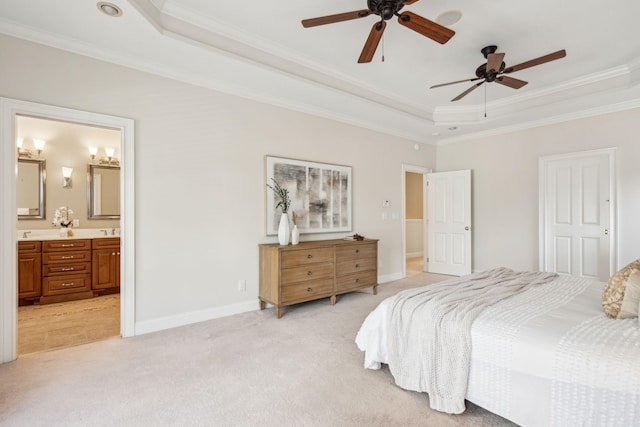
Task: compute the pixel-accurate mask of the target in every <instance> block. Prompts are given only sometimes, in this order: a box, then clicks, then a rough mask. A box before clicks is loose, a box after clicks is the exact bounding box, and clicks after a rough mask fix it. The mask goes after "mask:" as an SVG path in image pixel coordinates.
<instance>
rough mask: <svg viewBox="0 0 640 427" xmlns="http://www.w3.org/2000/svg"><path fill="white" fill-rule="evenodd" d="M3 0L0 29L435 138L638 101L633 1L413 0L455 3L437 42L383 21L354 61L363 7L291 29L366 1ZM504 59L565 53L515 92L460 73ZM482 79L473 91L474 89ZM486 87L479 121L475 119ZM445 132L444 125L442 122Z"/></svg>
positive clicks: (423, 10) (528, 73)
mask: <svg viewBox="0 0 640 427" xmlns="http://www.w3.org/2000/svg"><path fill="white" fill-rule="evenodd" d="M113 3H115V4H117V5H118V6H119V7H120V8H121V9H122V11H123V15H122V16H121V17H118V18H113V17H108V16H106V15H104V14H102V13H101V12H99V10H98V8H97V7H96V2H95V1H90V0H56V1H51V0H28V1H25V0H3V1H2V2H0V33H4V34H8V35H12V36H15V37H20V38H24V39H27V40H32V41H35V42H38V43H43V44H47V45H50V46H54V47H57V48H61V49H65V50H69V51H72V52H76V53H80V54H84V55H88V56H92V57H95V58H99V59H102V60H106V61H110V62H114V63H118V64H122V65H126V66H129V67H133V68H136V69H140V70H144V71H147V72H152V73H155V74H160V75H163V76H166V77H170V78H174V79H178V80H181V81H185V82H189V83H193V84H197V85H201V86H204V87H209V88H213V89H216V90H221V91H224V92H228V93H232V94H236V95H239V96H243V97H247V98H251V99H256V100H259V101H263V102H268V103H271V104H274V105H279V106H283V107H286V108H292V109H296V110H299V111H303V112H307V113H310V114H316V115H319V116H322V117H328V118H332V119H336V120H340V121H343V122H346V123H351V124H355V125H358V126H363V127H366V128H370V129H374V130H378V131H381V132H385V133H389V134H392V135H397V136H400V137H405V138H408V139H411V140H414V141H418V142H423V143H433V144H436V143H446V142H452V141H456V140H462V139H466V138H471V137H478V136H483V135H485V136H489V135H492V134H496V133H501V132H505V131H509V130H516V129H522V128H527V127H532V126H538V125H543V124H548V123H554V122H558V121H562V120H568V119H572V118H578V117H585V116H589V115H593V114H602V113H606V112H609V111H618V110H622V109H627V108H635V107H639V106H640V42H639V41H638V40H640V25H638V17H640V2H638V1H636V0H621V1H617V2H609V3H605V2H602V1H596V0H566V1H557V0H538V1H535V2H517V1H513V0H491V1H488V2H478V1H473V0H457V1H455V0H421V1H418V2H416V3H414V4H411V5H407V6H405V9H404V10H409V11H412V12H414V13H416V14H418V15H421V16H423V17H425V18H427V19H430V20H436V18H437V17H438V16H439V15H440V14H442V13H443V12H446V11H449V10H458V11H460V12H461V13H462V19H461V20H460V21H459V22H457V23H455V24H453V25H451V26H450V28H451V29H452V30H454V31H455V32H456V34H455V36H454V37H453V38H452V39H451V40H450V41H449V42H448V43H447V44H444V45H440V44H438V43H436V42H434V41H432V40H430V39H428V38H426V37H424V36H421V35H420V34H418V33H416V32H414V31H412V30H410V29H408V28H406V27H404V26H401V25H400V24H399V23H398V22H397V20H396V19H395V18H393V19H391V20H390V21H388V23H387V24H388V25H387V28H386V31H385V35H384V51H385V61H384V62H382V61H381V60H380V56H381V55H380V53H381V50H382V49H381V48H382V43H381V45H380V47H379V48H378V51H377V52H376V56H375V58H374V60H373V61H372V62H371V63H369V64H358V63H357V59H358V56H359V55H360V51H361V49H362V46H363V45H364V42H365V40H366V38H367V36H368V34H369V31H370V29H371V27H372V25H373V24H374V23H375V22H376V21H377V17H376V16H375V15H372V16H368V17H365V18H361V19H356V20H351V21H346V22H340V23H334V24H329V25H324V26H318V27H313V28H303V27H302V25H301V23H300V21H301V20H302V19H306V18H315V17H319V16H325V15H332V14H337V13H342V12H350V11H355V10H360V9H366V8H367V2H366V0H322V1H318V0H316V1H310V0H295V1H291V2H282V1H276V0H240V1H228V0H227V1H221V0H129V1H125V0H114V1H113ZM490 44H495V45H498V51H499V52H505V53H506V56H505V59H504V61H505V62H506V64H507V66H509V65H515V64H518V63H521V62H524V61H527V60H529V59H533V58H537V57H539V56H542V55H545V54H548V53H551V52H555V51H557V50H560V49H566V51H567V57H566V58H563V59H559V60H556V61H553V62H549V63H546V64H543V65H539V66H537V67H533V68H529V69H526V70H522V71H518V72H515V73H513V74H511V76H512V77H515V78H518V79H521V80H526V81H528V82H529V84H528V85H526V86H524V87H523V88H521V89H519V90H515V89H511V88H508V87H504V86H501V85H499V84H496V83H490V84H485V85H483V86H481V87H480V88H478V89H476V90H475V91H473V92H472V93H470V94H469V95H467V96H466V97H465V98H463V99H462V100H460V101H458V102H455V103H452V102H450V100H451V99H452V98H454V97H455V96H456V95H458V94H459V93H461V92H463V91H464V90H466V89H467V88H469V87H470V86H471V85H472V84H473V83H460V84H457V85H451V86H446V87H442V88H437V89H429V87H430V86H432V85H434V84H439V83H445V82H448V81H453V80H461V79H466V78H472V77H475V69H476V68H477V67H478V66H479V65H481V64H482V63H483V62H485V59H484V57H483V56H482V54H481V53H480V49H481V48H482V47H484V46H487V45H490ZM485 87H486V92H485V90H484V88H485ZM485 95H486V117H485ZM452 128H455V129H452Z"/></svg>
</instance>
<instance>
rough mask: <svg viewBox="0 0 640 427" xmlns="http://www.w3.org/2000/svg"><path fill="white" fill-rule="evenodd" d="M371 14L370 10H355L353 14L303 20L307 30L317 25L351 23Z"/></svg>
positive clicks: (347, 13)
mask: <svg viewBox="0 0 640 427" xmlns="http://www.w3.org/2000/svg"><path fill="white" fill-rule="evenodd" d="M370 14H371V11H370V10H369V9H362V10H355V11H353V12H345V13H338V14H336V15H328V16H321V17H319V18H310V19H303V20H302V26H303V27H305V28H309V27H315V26H317V25H325V24H333V23H334V22H342V21H349V20H351V19H358V18H364V17H365V16H368V15H370Z"/></svg>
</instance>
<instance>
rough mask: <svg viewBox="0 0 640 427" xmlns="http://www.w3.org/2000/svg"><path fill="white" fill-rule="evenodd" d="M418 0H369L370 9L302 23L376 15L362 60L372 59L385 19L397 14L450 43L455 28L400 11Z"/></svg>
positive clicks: (411, 26)
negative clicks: (376, 20)
mask: <svg viewBox="0 0 640 427" xmlns="http://www.w3.org/2000/svg"><path fill="white" fill-rule="evenodd" d="M417 1H418V0H367V7H368V9H363V10H356V11H353V12H345V13H339V14H336V15H328V16H321V17H319V18H311V19H303V20H302V26H303V27H305V28H309V27H315V26H318V25H326V24H333V23H336V22H342V21H349V20H352V19H359V18H364V17H366V16H369V15H377V16H379V17H380V21H379V22H376V23H375V24H373V27H372V28H371V31H370V33H369V37H368V38H367V41H366V42H365V44H364V47H363V48H362V52H361V53H360V57H359V58H358V62H359V63H366V62H371V60H372V59H373V56H374V54H375V52H376V49H377V48H378V44H379V43H380V39H381V38H382V34H383V33H384V30H385V28H386V26H387V25H386V21H388V20H389V19H391V18H393V17H394V16H397V17H398V22H399V23H400V25H403V26H405V27H407V28H409V29H411V30H413V31H415V32H417V33H418V34H421V35H423V36H425V37H427V38H430V39H431V40H434V41H436V42H438V43H440V44H444V43H446V42H448V41H449V40H450V39H451V37H453V36H454V34H455V31H453V30H451V29H449V28H447V27H445V26H443V25H440V24H438V23H436V22H433V21H430V20H428V19H426V18H423V17H422V16H420V15H416V14H415V13H412V12H408V11H406V12H402V13H401V12H400V10H401V9H402V8H403V7H405V6H407V5H410V4H413V3H415V2H417Z"/></svg>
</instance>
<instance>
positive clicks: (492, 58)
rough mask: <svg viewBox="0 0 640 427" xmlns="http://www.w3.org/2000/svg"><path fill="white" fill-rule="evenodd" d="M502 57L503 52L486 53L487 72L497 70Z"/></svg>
mask: <svg viewBox="0 0 640 427" xmlns="http://www.w3.org/2000/svg"><path fill="white" fill-rule="evenodd" d="M503 59H504V53H490V54H489V55H487V72H494V73H496V72H498V71H500V66H501V65H502V60H503Z"/></svg>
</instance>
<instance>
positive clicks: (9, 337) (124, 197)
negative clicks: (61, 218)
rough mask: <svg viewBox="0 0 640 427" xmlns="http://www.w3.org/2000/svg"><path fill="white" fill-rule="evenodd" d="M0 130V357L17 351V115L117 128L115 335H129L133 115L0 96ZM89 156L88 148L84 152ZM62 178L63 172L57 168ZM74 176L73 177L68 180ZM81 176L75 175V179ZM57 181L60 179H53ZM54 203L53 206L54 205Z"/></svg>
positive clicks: (9, 357)
mask: <svg viewBox="0 0 640 427" xmlns="http://www.w3.org/2000/svg"><path fill="white" fill-rule="evenodd" d="M0 113H1V120H2V133H1V134H0V138H1V139H0V150H1V154H2V156H1V158H2V171H1V172H0V202H1V203H0V205H1V206H2V209H0V225H1V227H0V253H1V254H2V256H0V279H1V280H0V363H4V362H9V361H11V360H14V359H15V358H16V357H17V341H18V340H17V337H18V326H17V317H18V316H17V312H18V307H17V304H16V301H17V299H18V290H17V277H18V274H17V253H16V246H17V241H18V238H17V235H18V232H17V223H18V221H17V215H16V212H17V207H18V206H17V194H16V193H17V191H16V186H17V180H16V172H17V169H18V162H17V159H18V155H17V154H16V152H17V150H16V143H17V138H18V136H19V135H18V132H17V126H16V123H17V117H18V116H25V117H39V118H43V119H49V120H56V121H60V122H69V123H77V124H81V125H87V126H96V127H103V128H110V129H115V130H118V131H119V132H120V152H121V165H120V168H121V172H120V173H121V177H122V179H121V180H120V209H121V212H122V217H121V220H120V236H119V237H120V242H121V245H120V255H119V258H120V265H119V268H118V272H117V274H118V275H119V277H120V283H121V287H120V296H121V298H120V302H119V304H118V305H119V307H117V308H118V311H119V313H120V326H119V335H121V336H123V337H127V336H133V335H134V332H135V331H134V326H135V321H134V319H135V317H134V315H135V313H134V307H135V301H134V296H135V288H134V286H135V283H134V278H135V269H134V266H135V262H134V254H135V251H134V247H135V240H134V236H135V232H134V218H135V212H134V203H133V201H134V182H133V177H134V168H133V166H134V162H133V154H134V150H133V125H134V123H133V121H132V120H130V119H124V118H120V117H114V116H107V115H102V114H96V113H90V112H85V111H79V110H72V109H67V108H62V107H55V106H49V105H43V104H37V103H30V102H26V101H19V100H11V99H7V98H0ZM86 155H87V157H88V155H89V154H88V153H87V154H86ZM58 178H60V180H61V181H62V172H61V171H60V172H59V174H58ZM73 179H75V178H73V177H72V180H73ZM80 179H82V178H79V180H80ZM57 184H58V185H64V184H63V183H62V182H58V183H57ZM55 209H56V206H53V211H55ZM51 220H52V218H51V217H47V218H45V219H44V221H51Z"/></svg>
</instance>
